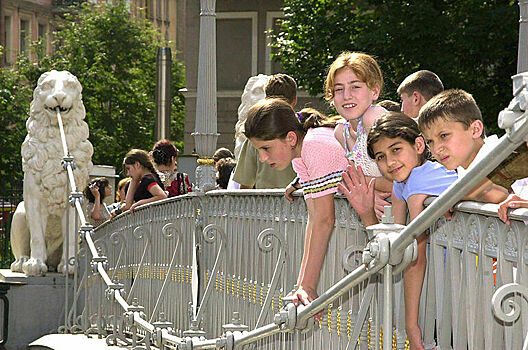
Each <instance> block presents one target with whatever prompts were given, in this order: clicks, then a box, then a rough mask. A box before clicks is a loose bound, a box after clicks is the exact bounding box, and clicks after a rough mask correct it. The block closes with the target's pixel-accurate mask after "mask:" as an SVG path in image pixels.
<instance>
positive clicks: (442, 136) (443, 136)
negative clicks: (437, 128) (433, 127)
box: [440, 133, 449, 139]
mask: <svg viewBox="0 0 528 350" xmlns="http://www.w3.org/2000/svg"><path fill="white" fill-rule="evenodd" d="M448 135H449V134H447V133H446V134H440V137H441V138H443V139H445V138H446V137H447V136H448Z"/></svg>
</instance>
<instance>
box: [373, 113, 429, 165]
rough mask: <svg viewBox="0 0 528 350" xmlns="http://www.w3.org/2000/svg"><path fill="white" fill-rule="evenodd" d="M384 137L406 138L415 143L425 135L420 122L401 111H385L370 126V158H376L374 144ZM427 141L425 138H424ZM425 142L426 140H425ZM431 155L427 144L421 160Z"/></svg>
mask: <svg viewBox="0 0 528 350" xmlns="http://www.w3.org/2000/svg"><path fill="white" fill-rule="evenodd" d="M382 137H388V138H390V139H395V138H397V137H399V138H401V139H403V140H405V141H406V142H408V143H410V144H411V145H414V144H415V140H416V138H417V137H423V136H422V134H420V130H419V129H418V124H416V122H415V121H414V120H413V119H412V118H409V117H408V116H406V115H405V114H403V113H401V112H387V113H384V114H383V115H382V116H381V117H380V118H379V119H378V120H376V122H375V123H374V125H373V126H372V128H370V131H369V134H368V138H367V153H368V155H369V157H370V158H372V159H374V160H375V159H376V158H375V157H374V156H375V154H374V144H375V143H376V142H378V141H379V140H380V139H381V138H382ZM424 141H425V140H424ZM424 144H425V142H424ZM428 157H429V151H428V149H427V146H425V150H424V152H423V153H422V156H421V161H422V162H425V161H426V160H427V158H428Z"/></svg>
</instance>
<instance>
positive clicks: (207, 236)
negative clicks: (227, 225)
mask: <svg viewBox="0 0 528 350" xmlns="http://www.w3.org/2000/svg"><path fill="white" fill-rule="evenodd" d="M214 232H216V233H217V234H218V235H215V234H214ZM202 236H203V238H204V240H205V241H206V242H207V243H214V242H216V239H217V237H218V236H220V240H221V242H220V243H221V244H223V243H224V242H226V234H225V231H224V229H223V228H222V227H220V226H218V225H215V224H209V225H207V226H205V228H204V230H203V233H202Z"/></svg>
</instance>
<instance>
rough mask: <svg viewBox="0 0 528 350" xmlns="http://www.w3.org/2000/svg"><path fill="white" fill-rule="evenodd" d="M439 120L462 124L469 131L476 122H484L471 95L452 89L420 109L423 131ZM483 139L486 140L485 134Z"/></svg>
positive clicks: (419, 124) (419, 121) (420, 121)
mask: <svg viewBox="0 0 528 350" xmlns="http://www.w3.org/2000/svg"><path fill="white" fill-rule="evenodd" d="M438 119H444V120H446V121H453V122H458V123H462V124H463V125H464V128H465V129H466V130H467V129H468V128H469V127H470V126H471V124H472V123H473V122H474V121H475V120H480V121H482V113H481V112H480V109H479V108H478V106H477V103H476V102H475V99H474V98H473V96H471V94H469V93H468V92H466V91H464V90H460V89H450V90H446V91H444V92H441V93H439V94H438V95H436V96H435V97H433V98H432V99H430V100H429V101H427V103H426V104H425V105H424V106H423V107H422V108H421V109H420V113H419V114H418V127H419V128H420V130H422V131H423V130H424V129H427V128H429V127H431V125H432V124H433V123H434V122H436V121H437V120H438ZM481 137H482V138H484V133H482V135H481Z"/></svg>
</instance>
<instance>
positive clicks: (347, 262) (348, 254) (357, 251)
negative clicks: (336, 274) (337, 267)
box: [341, 245, 363, 272]
mask: <svg viewBox="0 0 528 350" xmlns="http://www.w3.org/2000/svg"><path fill="white" fill-rule="evenodd" d="M362 254H363V247H361V246H358V245H351V246H349V247H348V248H347V249H345V252H344V253H343V256H342V257H341V264H342V265H343V269H345V271H348V272H350V271H353V270H354V269H355V268H357V267H358V266H359V264H360V263H361V256H362ZM354 256H358V257H359V258H355V259H354Z"/></svg>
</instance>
